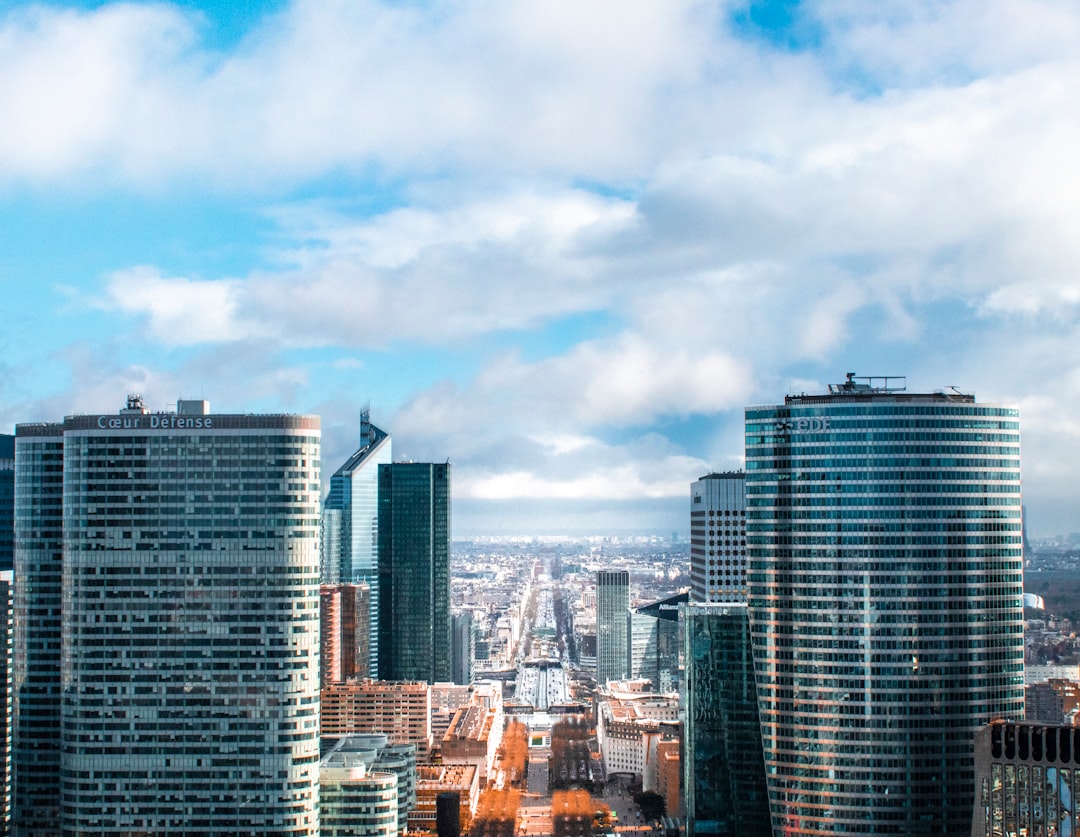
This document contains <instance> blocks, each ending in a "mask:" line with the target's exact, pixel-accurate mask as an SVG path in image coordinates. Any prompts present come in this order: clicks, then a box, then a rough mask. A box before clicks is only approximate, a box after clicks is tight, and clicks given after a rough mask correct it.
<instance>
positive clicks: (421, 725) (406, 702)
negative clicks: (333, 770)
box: [321, 679, 431, 763]
mask: <svg viewBox="0 0 1080 837" xmlns="http://www.w3.org/2000/svg"><path fill="white" fill-rule="evenodd" d="M430 688H431V687H430V686H429V685H428V684H427V683H424V682H422V681H382V680H368V679H363V680H349V681H346V682H345V683H330V684H328V685H326V686H325V687H324V688H323V690H322V728H321V734H322V735H323V736H341V735H364V734H371V733H379V734H382V735H385V736H386V737H387V738H388V739H389V740H390V742H391V743H392V744H415V745H416V759H417V761H418V762H421V763H422V762H424V761H427V759H428V756H429V754H430V753H431V692H430Z"/></svg>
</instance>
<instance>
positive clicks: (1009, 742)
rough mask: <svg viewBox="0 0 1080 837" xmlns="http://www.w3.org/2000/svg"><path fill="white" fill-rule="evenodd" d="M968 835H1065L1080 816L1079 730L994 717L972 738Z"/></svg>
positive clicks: (1071, 829)
mask: <svg viewBox="0 0 1080 837" xmlns="http://www.w3.org/2000/svg"><path fill="white" fill-rule="evenodd" d="M975 772H976V787H977V790H976V798H975V808H974V812H973V815H972V825H971V837H1003V835H1013V834H1015V835H1026V837H1066V835H1075V834H1076V823H1077V818H1078V817H1080V804H1078V802H1077V798H1078V797H1080V729H1078V728H1076V727H1073V726H1069V725H1060V724H1055V725H1047V726H1043V725H1041V724H1027V723H1007V722H996V723H993V724H988V725H987V726H985V727H983V728H982V729H981V730H979V732H978V734H977V736H976V738H975Z"/></svg>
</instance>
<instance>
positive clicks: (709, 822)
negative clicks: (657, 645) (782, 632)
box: [669, 602, 844, 837]
mask: <svg viewBox="0 0 1080 837" xmlns="http://www.w3.org/2000/svg"><path fill="white" fill-rule="evenodd" d="M681 618H682V625H683V629H684V634H683V636H684V642H685V650H684V657H685V660H686V674H685V679H684V683H683V700H682V703H683V707H684V711H685V713H686V714H685V725H684V731H683V751H684V753H685V761H684V770H683V786H684V795H685V801H686V834H687V837H701V835H717V837H739V835H744V834H761V835H768V834H769V833H770V825H769V823H770V818H769V797H768V793H767V791H766V784H765V763H764V761H763V760H762V752H761V730H760V727H759V724H758V706H757V690H756V687H755V682H754V661H753V654H752V651H751V645H750V622H749V617H748V614H747V608H746V604H745V603H728V604H720V603H715V602H690V603H688V604H686V605H684V606H683V609H682V614H681ZM669 813H670V812H669ZM837 833H844V832H837Z"/></svg>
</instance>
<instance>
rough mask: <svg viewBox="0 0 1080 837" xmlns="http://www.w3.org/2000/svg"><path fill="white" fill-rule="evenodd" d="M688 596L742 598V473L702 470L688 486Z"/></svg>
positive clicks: (703, 599) (722, 599) (705, 599)
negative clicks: (696, 478) (705, 472)
mask: <svg viewBox="0 0 1080 837" xmlns="http://www.w3.org/2000/svg"><path fill="white" fill-rule="evenodd" d="M690 598H691V599H693V600H694V601H695V602H745V601H746V475H745V474H744V473H743V472H742V471H729V472H725V473H722V474H716V473H714V474H708V475H706V476H704V477H702V478H701V479H699V480H698V481H697V482H694V483H691V485H690Z"/></svg>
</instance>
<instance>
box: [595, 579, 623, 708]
mask: <svg viewBox="0 0 1080 837" xmlns="http://www.w3.org/2000/svg"><path fill="white" fill-rule="evenodd" d="M629 608H630V573H628V572H627V571H626V570H600V571H598V572H597V573H596V683H597V685H599V686H603V685H604V684H605V683H607V682H608V681H609V680H625V679H626V678H627V676H628V675H629V673H630V672H629V671H628V670H627V663H628V659H629V657H628V649H629V643H630V638H629V636H628V632H627V610H628V609H629Z"/></svg>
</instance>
